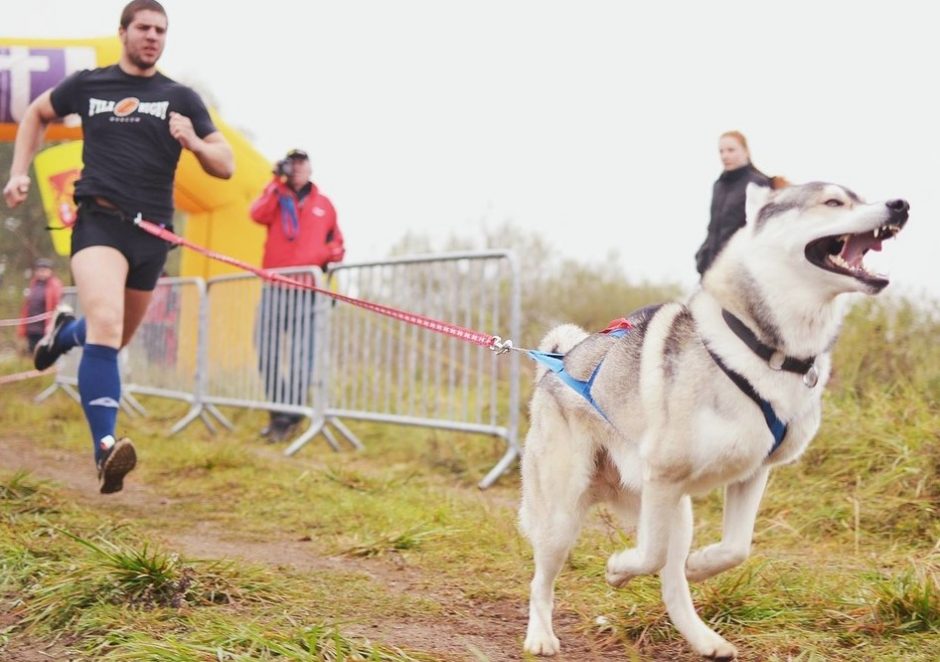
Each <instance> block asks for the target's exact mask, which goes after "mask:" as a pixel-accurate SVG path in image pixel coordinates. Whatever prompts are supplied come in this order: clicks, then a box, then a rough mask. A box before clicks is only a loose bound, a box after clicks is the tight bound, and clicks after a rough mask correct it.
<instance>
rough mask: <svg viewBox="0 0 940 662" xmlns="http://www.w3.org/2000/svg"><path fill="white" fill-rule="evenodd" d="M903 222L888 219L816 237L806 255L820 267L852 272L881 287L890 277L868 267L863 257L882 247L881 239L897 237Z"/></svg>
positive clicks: (843, 272)
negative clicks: (870, 226)
mask: <svg viewBox="0 0 940 662" xmlns="http://www.w3.org/2000/svg"><path fill="white" fill-rule="evenodd" d="M902 225H903V222H902V223H894V222H889V223H886V224H884V225H882V226H881V227H877V228H875V229H874V230H870V231H868V232H860V233H858V234H842V235H832V236H829V237H823V238H821V239H816V240H815V241H811V242H810V243H809V244H807V246H806V259H808V260H809V261H810V262H812V263H813V264H815V265H816V266H817V267H820V268H822V269H825V270H827V271H832V272H834V273H837V274H844V275H846V276H851V277H852V278H855V279H857V280H860V281H862V282H863V283H865V284H866V285H870V286H872V287H876V288H878V289H879V290H880V289H882V288H883V287H885V286H886V285H887V284H888V277H887V276H885V275H884V274H877V273H873V272H871V271H868V269H867V268H866V267H865V264H864V263H863V262H862V260H863V259H864V258H865V253H867V252H868V251H880V250H881V242H882V241H884V240H885V239H891V238H892V237H894V235H896V234H897V233H898V232H899V231H900V230H901V226H902Z"/></svg>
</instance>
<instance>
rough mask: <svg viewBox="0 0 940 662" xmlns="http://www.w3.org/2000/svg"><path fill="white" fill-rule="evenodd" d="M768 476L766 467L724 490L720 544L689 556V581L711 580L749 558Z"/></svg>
mask: <svg viewBox="0 0 940 662" xmlns="http://www.w3.org/2000/svg"><path fill="white" fill-rule="evenodd" d="M769 473H770V470H769V469H768V468H767V467H761V468H760V469H758V471H757V473H755V474H754V475H753V476H751V477H750V478H748V479H747V480H744V481H742V482H740V483H732V484H730V485H728V486H726V487H725V509H724V523H723V526H722V534H721V542H720V543H716V544H714V545H708V546H707V547H704V548H702V549H700V550H698V551H696V552H694V553H693V554H691V555H690V556H689V560H688V561H687V562H686V565H685V576H686V577H688V579H689V581H693V582H696V581H701V580H703V579H708V578H709V577H712V576H714V575H717V574H718V573H719V572H724V571H725V570H727V569H728V568H733V567H734V566H736V565H738V564H740V563H743V562H744V560H745V559H747V557H748V555H749V554H750V553H751V540H752V539H753V537H754V520H755V519H757V509H758V507H759V506H760V500H761V496H763V494H764V487H766V485H767V476H768V474H769Z"/></svg>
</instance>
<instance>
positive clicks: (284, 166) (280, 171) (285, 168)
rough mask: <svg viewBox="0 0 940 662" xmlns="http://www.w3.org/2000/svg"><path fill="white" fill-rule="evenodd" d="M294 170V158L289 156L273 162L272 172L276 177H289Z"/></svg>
mask: <svg viewBox="0 0 940 662" xmlns="http://www.w3.org/2000/svg"><path fill="white" fill-rule="evenodd" d="M293 172H294V160H293V159H290V158H286V159H281V160H280V161H278V162H277V163H276V164H274V174H275V175H277V176H278V177H285V178H286V177H290V176H291V174H292V173H293Z"/></svg>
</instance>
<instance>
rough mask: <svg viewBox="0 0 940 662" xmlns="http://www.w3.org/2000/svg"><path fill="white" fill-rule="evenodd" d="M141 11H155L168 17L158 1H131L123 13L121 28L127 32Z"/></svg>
mask: <svg viewBox="0 0 940 662" xmlns="http://www.w3.org/2000/svg"><path fill="white" fill-rule="evenodd" d="M139 11H155V12H157V13H159V14H163V16H164V17H166V10H165V9H164V8H163V5H161V4H160V3H159V2H157V0H131V1H130V2H128V3H127V6H126V7H124V11H122V12H121V27H122V28H124V29H125V30H126V29H127V26H128V25H130V24H131V21H133V20H134V17H135V16H136V15H137V12H139Z"/></svg>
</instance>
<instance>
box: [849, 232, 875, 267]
mask: <svg viewBox="0 0 940 662" xmlns="http://www.w3.org/2000/svg"><path fill="white" fill-rule="evenodd" d="M880 250H881V239H876V238H875V235H874V233H873V232H866V233H865V234H853V235H849V238H848V241H846V242H845V247H844V248H843V249H842V259H843V260H845V261H846V262H848V263H849V264H853V265H858V264H861V262H862V258H863V257H865V253H866V252H867V251H880Z"/></svg>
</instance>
